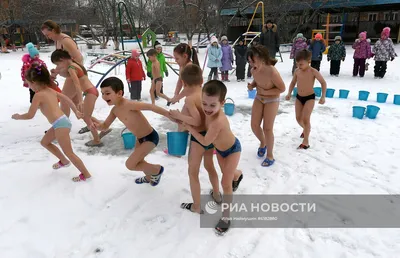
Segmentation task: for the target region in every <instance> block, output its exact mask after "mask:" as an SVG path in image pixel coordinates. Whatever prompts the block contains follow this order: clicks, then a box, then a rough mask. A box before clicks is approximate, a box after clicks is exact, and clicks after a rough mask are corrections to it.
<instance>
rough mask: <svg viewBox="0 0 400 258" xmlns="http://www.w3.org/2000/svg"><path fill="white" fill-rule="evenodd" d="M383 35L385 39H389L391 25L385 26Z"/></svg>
mask: <svg viewBox="0 0 400 258" xmlns="http://www.w3.org/2000/svg"><path fill="white" fill-rule="evenodd" d="M381 37H382V38H383V39H387V38H389V37H390V27H385V28H384V29H383V30H382V33H381Z"/></svg>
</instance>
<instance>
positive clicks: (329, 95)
mask: <svg viewBox="0 0 400 258" xmlns="http://www.w3.org/2000/svg"><path fill="white" fill-rule="evenodd" d="M333 95H335V89H326V97H327V98H333Z"/></svg>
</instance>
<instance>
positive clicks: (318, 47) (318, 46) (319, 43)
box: [308, 40, 326, 61]
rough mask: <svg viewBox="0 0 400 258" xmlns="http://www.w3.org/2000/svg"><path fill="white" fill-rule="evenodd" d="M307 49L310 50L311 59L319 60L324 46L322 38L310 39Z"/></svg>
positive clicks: (324, 48)
mask: <svg viewBox="0 0 400 258" xmlns="http://www.w3.org/2000/svg"><path fill="white" fill-rule="evenodd" d="M308 49H309V50H310V51H311V52H312V57H311V60H312V61H321V60H322V53H324V52H325V50H326V46H325V43H324V41H323V40H312V41H311V44H310V46H309V47H308Z"/></svg>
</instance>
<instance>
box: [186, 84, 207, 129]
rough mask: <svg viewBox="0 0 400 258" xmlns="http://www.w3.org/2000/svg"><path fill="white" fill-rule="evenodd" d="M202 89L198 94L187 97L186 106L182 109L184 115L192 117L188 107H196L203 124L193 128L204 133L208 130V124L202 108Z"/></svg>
mask: <svg viewBox="0 0 400 258" xmlns="http://www.w3.org/2000/svg"><path fill="white" fill-rule="evenodd" d="M201 95H202V92H201V88H200V90H198V91H197V92H195V93H193V94H192V95H189V96H187V97H186V99H185V105H184V106H183V108H182V114H185V113H186V112H187V113H186V114H185V115H188V116H190V112H189V107H188V106H194V107H195V108H196V109H197V111H198V113H199V115H200V121H201V124H200V125H199V126H194V127H193V128H195V129H196V130H197V131H199V132H202V131H205V130H206V124H205V114H204V111H203V108H202V103H201Z"/></svg>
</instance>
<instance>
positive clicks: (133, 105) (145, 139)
mask: <svg viewBox="0 0 400 258" xmlns="http://www.w3.org/2000/svg"><path fill="white" fill-rule="evenodd" d="M100 88H101V93H102V95H103V99H104V100H105V101H106V102H107V104H108V105H109V106H111V105H112V106H114V107H113V108H112V109H111V112H110V115H109V116H108V117H107V119H106V120H105V121H104V122H100V121H98V120H97V121H95V122H94V124H95V127H96V128H97V129H99V130H101V131H105V130H107V129H108V128H109V127H110V125H111V124H112V123H113V122H114V120H115V119H116V118H118V119H119V120H120V121H121V122H122V123H123V124H124V125H125V126H126V127H127V128H128V130H129V131H130V132H132V134H133V135H135V136H136V138H137V141H136V146H135V150H134V151H133V153H132V154H131V155H130V156H129V158H128V159H127V161H126V162H125V166H126V168H127V169H129V170H134V171H142V172H143V173H144V174H145V176H144V177H140V178H137V179H136V180H135V182H136V184H144V183H146V184H148V183H150V184H151V185H152V186H156V185H158V183H159V182H160V180H161V176H162V174H163V172H164V167H163V166H161V165H154V164H150V163H148V162H146V161H145V160H144V159H145V158H146V156H147V155H148V154H149V153H150V152H151V151H152V150H153V149H154V148H155V147H156V146H157V145H158V142H159V136H158V133H157V132H156V130H154V129H153V127H151V125H150V123H149V122H148V121H147V119H146V117H145V116H144V115H143V113H142V111H143V110H151V111H153V112H155V113H157V114H160V115H164V116H166V117H169V113H168V111H167V110H165V109H162V108H160V107H157V106H156V105H151V104H148V103H142V102H137V101H131V100H128V99H125V98H124V97H123V96H124V84H123V83H122V81H121V80H120V79H118V78H116V77H109V78H107V79H105V80H104V81H103V82H102V83H101V85H100Z"/></svg>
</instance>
